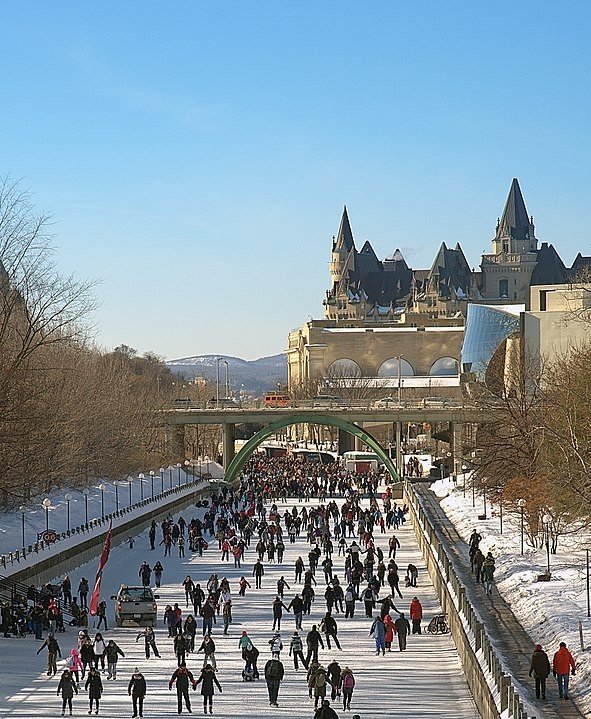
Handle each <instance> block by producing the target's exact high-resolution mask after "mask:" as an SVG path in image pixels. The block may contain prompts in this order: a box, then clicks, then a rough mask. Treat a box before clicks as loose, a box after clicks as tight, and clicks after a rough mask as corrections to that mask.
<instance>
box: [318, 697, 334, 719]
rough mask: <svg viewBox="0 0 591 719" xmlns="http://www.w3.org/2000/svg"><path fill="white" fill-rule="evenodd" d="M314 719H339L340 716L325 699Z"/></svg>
mask: <svg viewBox="0 0 591 719" xmlns="http://www.w3.org/2000/svg"><path fill="white" fill-rule="evenodd" d="M314 719H339V715H338V714H337V713H336V712H335V710H334V709H333V708H332V707H331V706H330V702H329V701H328V699H324V700H323V702H322V705H321V706H319V707H318V709H317V710H316V712H315V713H314Z"/></svg>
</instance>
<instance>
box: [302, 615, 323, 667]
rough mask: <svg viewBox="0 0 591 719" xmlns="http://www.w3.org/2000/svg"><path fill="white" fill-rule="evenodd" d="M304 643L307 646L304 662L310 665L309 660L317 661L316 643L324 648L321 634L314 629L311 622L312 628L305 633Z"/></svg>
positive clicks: (314, 626)
mask: <svg viewBox="0 0 591 719" xmlns="http://www.w3.org/2000/svg"><path fill="white" fill-rule="evenodd" d="M306 644H307V646H308V655H307V656H306V664H307V665H308V666H310V660H312V661H314V662H317V661H318V645H320V646H321V647H322V648H323V649H324V642H323V641H322V635H321V634H320V632H319V631H318V629H316V625H315V624H312V629H310V631H309V632H308V634H307V635H306Z"/></svg>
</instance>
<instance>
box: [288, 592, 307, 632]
mask: <svg viewBox="0 0 591 719" xmlns="http://www.w3.org/2000/svg"><path fill="white" fill-rule="evenodd" d="M292 610H293V616H294V619H295V626H296V629H299V630H301V628H302V614H303V612H304V602H303V600H302V598H301V597H300V595H299V594H296V595H295V597H294V598H293V599H292V600H291V602H290V603H289V604H288V606H287V611H288V612H289V611H292Z"/></svg>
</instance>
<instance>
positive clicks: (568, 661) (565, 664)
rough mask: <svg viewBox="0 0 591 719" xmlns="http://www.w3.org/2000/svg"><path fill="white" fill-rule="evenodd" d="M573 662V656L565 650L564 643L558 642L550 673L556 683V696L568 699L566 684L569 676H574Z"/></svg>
mask: <svg viewBox="0 0 591 719" xmlns="http://www.w3.org/2000/svg"><path fill="white" fill-rule="evenodd" d="M575 668H576V667H575V660H574V659H573V655H572V654H571V653H570V652H569V651H568V649H567V648H566V644H565V643H564V642H560V648H559V649H558V651H557V652H556V654H555V655H554V657H553V660H552V673H553V674H554V676H555V677H556V681H557V683H558V696H559V697H560V698H561V699H562V698H564V699H568V683H569V678H570V675H571V674H572V676H573V677H574V675H575Z"/></svg>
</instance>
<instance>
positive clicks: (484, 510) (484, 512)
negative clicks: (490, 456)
mask: <svg viewBox="0 0 591 719" xmlns="http://www.w3.org/2000/svg"><path fill="white" fill-rule="evenodd" d="M482 500H483V503H484V508H483V512H482V513H483V514H484V518H485V519H486V477H483V478H482Z"/></svg>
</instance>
